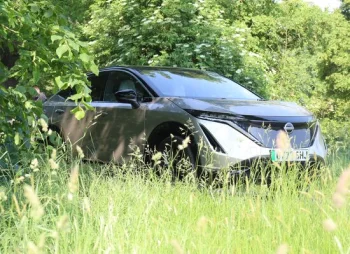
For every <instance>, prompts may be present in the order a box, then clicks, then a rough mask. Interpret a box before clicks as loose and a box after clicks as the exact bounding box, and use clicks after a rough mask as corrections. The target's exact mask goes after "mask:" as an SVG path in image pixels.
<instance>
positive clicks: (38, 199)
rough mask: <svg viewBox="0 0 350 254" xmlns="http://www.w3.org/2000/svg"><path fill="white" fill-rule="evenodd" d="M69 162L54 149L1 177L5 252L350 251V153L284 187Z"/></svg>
mask: <svg viewBox="0 0 350 254" xmlns="http://www.w3.org/2000/svg"><path fill="white" fill-rule="evenodd" d="M69 156H70V155H67V154H64V153H61V152H60V151H59V152H55V151H54V152H52V151H47V152H46V154H45V153H43V154H42V155H41V156H40V157H37V158H36V159H37V160H35V159H34V160H32V163H31V165H28V166H22V168H21V170H22V171H21V172H23V173H22V174H16V175H12V176H6V177H3V178H2V179H3V180H1V182H0V216H1V217H0V253H23V252H24V253H131V252H132V253H171V252H175V253H271V252H272V253H273V252H278V253H286V252H290V253H350V220H349V210H350V202H349V201H348V200H347V198H348V194H349V181H350V179H349V178H350V176H349V174H350V173H349V171H346V170H345V169H346V166H347V165H346V164H347V163H349V159H350V158H349V157H347V158H346V156H344V155H342V156H341V157H337V156H336V155H333V157H331V164H329V165H328V166H327V167H326V168H325V169H324V170H323V173H322V174H321V176H320V177H318V178H317V179H316V180H314V181H310V182H308V183H307V184H302V185H300V182H298V181H302V182H305V180H306V179H305V178H303V179H302V180H300V177H299V178H298V177H296V175H293V174H280V175H278V176H276V178H275V179H274V183H275V185H273V186H275V187H276V186H277V187H278V188H273V187H271V188H268V187H266V186H265V185H256V184H250V183H245V184H241V185H231V186H225V187H224V188H220V189H219V188H213V187H211V186H210V185H209V186H206V187H199V184H198V182H196V181H194V180H193V179H192V180H189V181H186V180H185V181H181V182H175V183H174V182H172V181H171V177H169V176H167V175H164V176H162V177H159V176H156V175H154V174H152V171H142V172H137V173H136V171H135V169H136V168H138V167H139V165H138V163H139V162H138V160H137V159H135V160H133V161H131V162H129V163H128V164H125V165H123V166H120V167H117V166H116V165H100V164H94V163H82V162H81V160H80V159H78V158H70V159H71V160H70V162H69V163H66V162H65V159H66V158H67V157H69ZM81 157H82V155H81ZM339 176H340V177H339ZM339 179H340V180H339Z"/></svg>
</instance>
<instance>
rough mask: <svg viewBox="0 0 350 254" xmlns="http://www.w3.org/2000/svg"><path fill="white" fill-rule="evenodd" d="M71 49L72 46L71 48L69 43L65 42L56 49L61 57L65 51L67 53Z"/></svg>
mask: <svg viewBox="0 0 350 254" xmlns="http://www.w3.org/2000/svg"><path fill="white" fill-rule="evenodd" d="M69 49H70V48H69V46H68V45H67V44H63V45H61V46H59V47H58V48H57V49H56V54H57V56H58V58H61V57H62V55H63V54H64V53H66V52H67V51H68V50H69Z"/></svg>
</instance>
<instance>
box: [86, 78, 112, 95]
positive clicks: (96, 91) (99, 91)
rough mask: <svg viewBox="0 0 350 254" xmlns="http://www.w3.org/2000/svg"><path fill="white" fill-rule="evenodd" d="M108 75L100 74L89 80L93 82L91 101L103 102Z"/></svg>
mask: <svg viewBox="0 0 350 254" xmlns="http://www.w3.org/2000/svg"><path fill="white" fill-rule="evenodd" d="M108 76H109V75H108V73H103V72H102V73H100V74H99V75H98V76H95V75H91V76H89V77H88V80H89V81H90V82H91V87H90V89H91V100H92V101H102V100H103V91H104V90H105V86H106V82H107V79H108Z"/></svg>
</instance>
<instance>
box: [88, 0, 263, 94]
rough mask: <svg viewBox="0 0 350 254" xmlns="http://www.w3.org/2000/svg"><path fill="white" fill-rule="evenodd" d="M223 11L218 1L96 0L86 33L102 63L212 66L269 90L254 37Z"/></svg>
mask: <svg viewBox="0 0 350 254" xmlns="http://www.w3.org/2000/svg"><path fill="white" fill-rule="evenodd" d="M223 13H224V11H223V10H222V9H221V6H220V5H219V4H217V1H214V0H209V1H199V0H192V1H188V0H177V1H172V0H164V1H158V0H151V1H142V0H134V1H126V0H117V1H110V2H109V1H95V3H94V4H93V5H92V6H91V21H89V23H88V24H86V26H85V29H84V32H85V35H86V36H88V38H89V39H90V40H91V43H90V44H91V47H92V49H93V51H94V52H95V54H96V56H97V58H98V60H99V62H100V63H101V64H102V65H111V64H117V65H167V66H181V67H192V68H193V67H194V68H201V69H210V70H215V71H217V72H219V73H222V74H224V75H226V76H228V77H231V78H233V79H235V80H237V81H240V82H241V83H243V84H244V85H246V86H248V87H250V88H253V87H254V88H255V90H256V91H258V92H261V93H264V92H265V89H264V87H265V85H266V84H267V73H266V72H265V70H266V68H267V67H266V64H265V62H264V60H263V59H262V58H261V56H260V55H258V54H256V52H254V51H253V47H248V46H247V45H249V44H254V43H255V41H254V39H253V38H252V37H251V35H250V33H249V31H248V30H247V27H246V26H245V25H244V24H242V23H240V22H237V23H235V24H234V25H231V24H230V23H228V22H227V20H225V19H224V18H223ZM101 35H103V36H101Z"/></svg>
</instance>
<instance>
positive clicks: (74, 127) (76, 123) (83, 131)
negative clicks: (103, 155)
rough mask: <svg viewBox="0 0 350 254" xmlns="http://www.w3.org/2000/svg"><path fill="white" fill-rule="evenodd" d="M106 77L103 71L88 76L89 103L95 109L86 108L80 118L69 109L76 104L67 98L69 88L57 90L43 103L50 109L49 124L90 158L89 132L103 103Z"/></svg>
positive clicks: (70, 93)
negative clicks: (90, 100)
mask: <svg viewBox="0 0 350 254" xmlns="http://www.w3.org/2000/svg"><path fill="white" fill-rule="evenodd" d="M107 77H108V76H106V75H105V74H104V73H101V74H100V75H99V76H91V77H89V80H90V82H91V98H92V103H91V104H92V105H93V106H94V107H95V108H97V110H96V111H92V110H87V111H86V115H85V117H84V118H83V119H81V120H77V119H76V118H75V116H74V114H72V113H71V110H72V109H73V108H75V107H76V106H77V105H76V104H75V102H74V101H71V100H68V98H69V96H71V95H73V94H74V92H73V91H72V90H70V89H67V90H64V91H61V92H59V93H58V94H56V95H54V96H52V97H51V98H50V99H49V101H48V102H46V103H45V105H46V108H47V110H48V111H50V116H51V119H50V124H51V125H54V126H56V127H57V128H58V129H59V131H60V134H61V135H62V137H63V139H64V140H65V141H67V142H69V143H71V144H72V145H73V146H75V145H79V146H80V147H81V148H82V149H83V151H84V153H85V155H86V157H87V158H90V155H91V153H90V147H91V138H90V137H91V135H92V133H91V132H92V130H93V126H94V124H95V123H96V112H98V107H99V105H100V104H102V103H103V101H102V98H103V92H104V88H105V85H106V79H107ZM73 151H74V150H73Z"/></svg>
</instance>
